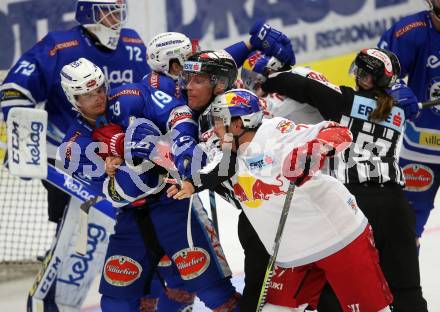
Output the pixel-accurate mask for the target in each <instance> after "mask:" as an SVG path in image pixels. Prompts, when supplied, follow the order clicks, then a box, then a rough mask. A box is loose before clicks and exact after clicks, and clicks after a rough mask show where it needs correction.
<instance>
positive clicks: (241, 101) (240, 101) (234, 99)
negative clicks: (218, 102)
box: [226, 92, 250, 106]
mask: <svg viewBox="0 0 440 312" xmlns="http://www.w3.org/2000/svg"><path fill="white" fill-rule="evenodd" d="M249 101H250V98H249V97H244V96H242V95H240V94H238V93H235V92H230V93H228V94H227V95H226V103H228V106H236V105H245V106H249Z"/></svg>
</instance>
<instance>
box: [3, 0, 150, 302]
mask: <svg viewBox="0 0 440 312" xmlns="http://www.w3.org/2000/svg"><path fill="white" fill-rule="evenodd" d="M126 12H127V9H126V4H125V1H124V0H108V1H101V0H99V1H98V0H97V1H93V0H79V1H78V3H77V9H76V20H77V21H78V23H79V24H80V25H78V26H76V27H73V28H72V29H69V30H63V31H53V32H49V33H48V34H47V35H46V36H45V37H44V38H43V39H42V40H41V41H39V42H38V43H36V44H35V45H34V46H33V47H32V48H31V49H30V50H28V51H27V52H25V53H24V54H23V55H22V56H21V57H20V58H19V60H18V61H17V63H16V64H15V65H14V66H13V67H12V68H11V70H10V71H9V73H8V75H7V77H6V79H5V81H4V83H3V85H1V86H0V104H1V108H2V111H3V115H4V118H5V120H6V118H7V116H8V112H9V110H10V109H11V108H12V107H17V106H22V107H35V106H37V105H40V104H44V108H45V110H46V111H47V112H48V119H49V120H48V137H47V141H48V155H49V161H51V160H52V161H53V159H55V153H56V147H57V146H58V145H59V144H60V143H61V141H62V139H63V137H64V135H65V133H66V131H67V129H68V127H69V125H70V124H71V123H72V122H73V119H74V116H75V113H74V112H73V111H72V109H71V105H70V103H69V102H68V101H67V99H66V98H65V96H64V93H63V90H62V88H61V85H60V77H59V72H60V70H61V67H62V66H63V65H65V64H67V63H70V62H72V61H74V60H77V59H78V58H80V57H83V56H84V57H87V58H89V59H91V60H92V61H93V62H95V63H97V64H99V66H101V67H102V68H103V71H104V74H106V75H107V76H108V80H109V82H110V85H111V86H113V87H116V86H120V85H122V84H124V83H131V82H135V81H140V80H141V79H142V78H143V77H144V76H145V75H146V74H147V73H148V72H149V68H148V65H147V63H146V60H145V54H146V52H145V51H146V49H145V45H144V43H143V42H142V40H141V38H140V37H139V35H138V34H137V33H136V31H134V30H132V29H128V28H123V25H124V23H125V21H126ZM43 185H44V186H45V187H46V189H47V190H48V215H49V220H50V221H52V222H56V223H62V222H60V221H61V218H62V216H63V213H64V210H66V211H67V209H65V207H66V206H68V205H69V206H72V205H74V203H73V202H72V201H70V202H69V198H70V197H69V196H68V195H66V194H65V193H64V192H62V191H60V190H58V189H57V188H56V187H54V186H52V185H51V184H49V183H47V182H45V181H43ZM74 208H75V209H78V208H79V207H74ZM73 227H74V225H72V224H69V222H65V223H64V226H63V227H61V226H60V228H59V230H58V236H57V237H60V235H61V234H60V232H61V231H70V230H73ZM63 228H64V229H63ZM63 235H64V234H63ZM65 236H67V237H68V236H69V234H68V233H66V235H65ZM62 246H66V244H64V243H61V242H59V243H57V244H54V248H58V249H59V248H62ZM48 254H51V252H49V253H48ZM62 254H66V255H68V254H70V253H69V251H67V250H66V251H65V252H64V253H62ZM46 260H47V261H49V260H53V259H49V258H47V259H46ZM102 260H103V259H100V260H99V259H97V258H94V259H93V261H91V262H92V263H93V262H95V261H98V262H99V261H102ZM64 269H65V268H64V267H60V266H59V270H58V273H59V275H61V273H63V272H60V271H62V270H64ZM86 271H87V270H86ZM64 273H65V274H67V275H68V274H69V273H70V272H64ZM41 274H43V273H42V272H41ZM88 274H94V273H91V270H88V271H87V273H85V277H84V279H83V280H82V281H83V282H85V281H86V280H87V278H88V277H89V275H88ZM93 278H94V276H93V277H91V279H93ZM43 282H45V281H40V280H39V279H38V280H37V282H36V284H39V285H40V286H41V284H42V283H43ZM51 282H52V283H53V284H52V285H55V284H58V282H54V280H53V279H52V281H51ZM46 286H47V285H46ZM54 287H55V286H54ZM51 289H52V288H51ZM87 290H88V287H86V286H84V285H81V291H76V287H73V286H72V290H71V292H72V293H75V294H84V296H85V294H86V293H87ZM48 293H49V292H48V291H46V292H45V293H44V294H40V295H39V296H40V299H42V298H41V297H45V296H47V298H46V297H45V299H44V300H45V301H50V300H52V303H53V301H54V300H55V299H54V297H53V292H50V294H49V295H48ZM56 297H57V299H56V301H57V303H59V304H60V305H64V304H65V305H68V306H75V305H77V304H78V303H77V302H76V301H75V300H76V298H74V296H70V297H69V295H68V294H67V292H66V293H64V294H60V293H58V294H56ZM84 298H85V297H84Z"/></svg>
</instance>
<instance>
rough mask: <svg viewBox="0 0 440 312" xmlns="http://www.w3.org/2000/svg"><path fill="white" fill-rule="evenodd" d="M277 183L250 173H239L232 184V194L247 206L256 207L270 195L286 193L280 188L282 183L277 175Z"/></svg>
mask: <svg viewBox="0 0 440 312" xmlns="http://www.w3.org/2000/svg"><path fill="white" fill-rule="evenodd" d="M277 181H278V182H279V184H278V185H275V184H268V183H265V182H263V181H262V180H260V179H256V178H255V177H254V176H251V175H239V176H238V177H237V183H235V184H234V186H233V188H234V194H235V196H236V197H237V199H238V200H239V201H240V202H241V203H243V204H244V205H245V206H246V207H249V208H258V207H259V206H261V204H262V201H263V200H269V199H270V197H271V196H281V195H286V192H285V191H283V190H282V187H283V185H284V183H283V181H281V179H280V176H278V177H277Z"/></svg>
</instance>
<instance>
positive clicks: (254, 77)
mask: <svg viewBox="0 0 440 312" xmlns="http://www.w3.org/2000/svg"><path fill="white" fill-rule="evenodd" d="M282 67H283V64H282V63H281V62H280V61H279V60H278V59H276V58H275V57H268V56H266V55H264V54H262V53H261V51H258V50H257V51H254V52H252V53H251V54H250V55H249V57H248V58H247V59H246V60H245V61H244V63H243V66H242V67H241V79H242V80H243V84H244V86H245V88H246V89H248V90H251V91H252V92H255V91H256V90H257V89H258V87H259V85H261V84H262V83H264V82H265V81H266V79H267V77H268V76H269V74H270V73H271V72H276V71H278V70H280V69H281V68H282Z"/></svg>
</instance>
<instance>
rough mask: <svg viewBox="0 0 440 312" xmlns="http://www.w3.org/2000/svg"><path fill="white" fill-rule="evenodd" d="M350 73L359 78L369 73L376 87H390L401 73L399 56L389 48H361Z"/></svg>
mask: <svg viewBox="0 0 440 312" xmlns="http://www.w3.org/2000/svg"><path fill="white" fill-rule="evenodd" d="M350 74H352V75H354V76H355V77H356V81H358V79H359V78H361V77H363V76H365V75H367V74H369V75H371V76H372V77H373V84H374V87H376V88H381V89H384V88H389V87H391V85H393V84H394V83H395V82H396V80H397V78H399V75H400V63H399V59H398V58H397V56H396V55H395V54H394V53H392V52H390V51H387V50H383V49H377V48H371V49H363V50H361V51H360V52H359V53H358V55H357V56H356V59H355V60H354V61H353V63H352V64H351V66H350Z"/></svg>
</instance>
